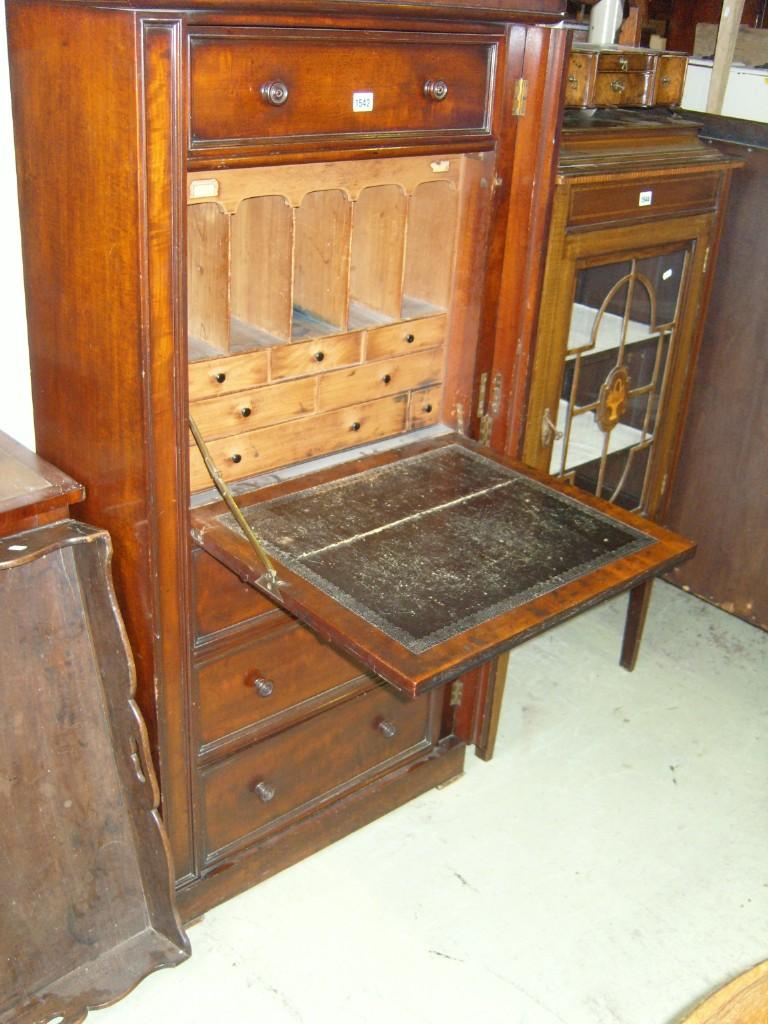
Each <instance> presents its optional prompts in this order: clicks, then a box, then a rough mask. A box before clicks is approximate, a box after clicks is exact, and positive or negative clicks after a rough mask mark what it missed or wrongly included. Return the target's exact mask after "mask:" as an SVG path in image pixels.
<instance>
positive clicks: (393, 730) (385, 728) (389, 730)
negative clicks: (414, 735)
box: [376, 719, 397, 740]
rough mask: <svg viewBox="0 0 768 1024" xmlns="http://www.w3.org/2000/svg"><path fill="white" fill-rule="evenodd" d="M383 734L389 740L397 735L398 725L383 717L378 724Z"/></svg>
mask: <svg viewBox="0 0 768 1024" xmlns="http://www.w3.org/2000/svg"><path fill="white" fill-rule="evenodd" d="M376 728H377V729H378V730H379V732H380V733H381V735H382V736H385V737H386V738H387V739H388V740H391V739H394V737H395V736H397V726H396V725H393V724H392V722H387V721H385V720H384V719H382V721H381V722H379V724H378V725H377V726H376Z"/></svg>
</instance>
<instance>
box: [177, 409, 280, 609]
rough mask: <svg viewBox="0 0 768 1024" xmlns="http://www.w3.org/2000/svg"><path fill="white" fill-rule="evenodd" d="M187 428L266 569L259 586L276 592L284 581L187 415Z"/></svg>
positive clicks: (229, 507) (227, 504) (217, 488)
mask: <svg viewBox="0 0 768 1024" xmlns="http://www.w3.org/2000/svg"><path fill="white" fill-rule="evenodd" d="M189 429H190V430H191V431H192V437H194V439H195V444H196V445H197V448H198V451H199V452H200V454H201V455H202V457H203V462H204V463H205V468H206V469H207V470H208V475H209V476H210V478H211V480H213V483H214V485H215V487H216V490H217V491H218V492H219V494H220V495H221V496H222V498H223V499H224V501H225V503H226V506H227V508H228V509H229V511H230V512H231V513H232V515H233V516H234V517H235V520H236V522H237V524H238V526H239V527H240V529H241V530H242V531H243V533H244V534H245V539H246V540H247V541H248V543H249V544H250V545H251V547H252V548H253V550H254V551H255V552H256V554H257V555H258V557H259V561H260V562H261V563H262V565H263V566H264V568H265V569H266V572H265V573H264V575H263V576H261V577H260V578H259V580H258V583H259V586H262V587H264V588H265V589H266V590H269V591H271V592H272V593H273V594H274V593H276V592H277V588H278V587H284V586H285V582H284V581H283V580H281V579H279V578H278V575H277V570H276V569H275V566H274V565H273V563H272V560H271V558H270V557H269V555H268V554H267V552H266V551H265V549H264V545H263V544H262V543H261V541H260V540H259V538H258V537H257V536H256V534H255V533H254V531H253V527H252V526H251V524H250V523H249V522H248V520H247V519H246V518H245V516H244V515H243V513H242V512H241V511H240V506H239V505H238V504H237V502H236V501H235V496H234V494H233V493H232V491H231V489H230V487H229V485H228V484H227V482H226V481H225V480H224V478H223V477H222V475H221V473H219V471H218V469H217V468H216V463H215V462H214V461H213V456H212V455H211V453H210V451H209V450H208V445H207V444H206V443H205V441H204V440H203V435H202V434H201V433H200V428H199V427H198V425H197V424H196V423H195V421H194V419H193V418H192V416H190V417H189Z"/></svg>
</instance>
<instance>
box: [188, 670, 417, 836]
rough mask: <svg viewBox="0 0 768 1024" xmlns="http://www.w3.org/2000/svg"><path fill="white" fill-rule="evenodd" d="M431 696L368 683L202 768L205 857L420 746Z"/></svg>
mask: <svg viewBox="0 0 768 1024" xmlns="http://www.w3.org/2000/svg"><path fill="white" fill-rule="evenodd" d="M433 699H434V698H433V697H430V696H429V695H427V696H424V697H420V698H418V699H417V700H413V701H410V700H408V699H406V698H404V697H401V696H400V695H398V694H395V693H394V692H392V691H391V690H388V689H386V688H385V687H383V686H376V687H375V688H374V689H373V690H369V691H368V692H367V693H364V694H362V695H360V696H357V697H353V698H351V699H350V700H347V701H345V702H344V703H343V704H339V705H336V706H335V707H333V708H330V709H329V710H327V711H324V712H321V713H320V714H318V715H315V717H314V718H311V719H309V720H308V721H306V722H303V723H301V724H300V725H296V726H294V727H293V728H290V729H286V730H285V731H284V732H281V733H279V734H278V735H276V736H273V737H271V738H269V739H266V740H262V741H261V742H259V743H256V744H254V745H253V746H252V747H249V748H248V749H247V750H244V751H242V752H241V753H239V754H235V755H234V756H232V757H230V758H228V759H227V760H226V761H223V762H221V763H219V764H217V765H215V766H213V767H212V768H209V769H206V770H204V771H203V772H202V778H203V793H204V796H203V806H204V813H205V829H206V845H207V849H208V851H209V856H210V855H212V854H215V852H216V851H219V850H222V849H224V848H226V847H228V846H229V845H230V844H232V843H235V842H237V841H238V840H240V839H244V838H246V837H247V836H249V835H253V834H254V833H256V832H258V831H259V830H260V829H263V828H265V827H266V826H268V825H270V824H271V823H273V822H275V821H276V819H280V818H286V817H288V816H289V815H290V816H292V815H293V814H294V813H296V812H298V811H299V810H300V809H302V808H304V809H307V810H308V809H309V808H310V807H314V806H317V804H318V803H319V802H320V801H321V800H322V799H323V798H324V797H325V798H328V797H330V796H331V795H334V796H335V795H337V794H338V793H340V792H341V791H343V789H345V788H349V787H350V786H351V785H353V784H354V783H355V782H357V781H362V778H361V777H364V776H365V775H366V774H367V773H370V772H371V771H372V770H374V769H377V768H379V767H381V766H383V765H385V764H386V763H387V762H391V761H394V760H395V759H397V758H399V757H401V756H403V755H405V754H406V753H407V752H414V753H415V752H417V751H421V750H423V749H426V748H427V747H428V746H429V744H430V743H431V742H432V736H431V732H432V728H431V726H430V706H431V701H432V700H433Z"/></svg>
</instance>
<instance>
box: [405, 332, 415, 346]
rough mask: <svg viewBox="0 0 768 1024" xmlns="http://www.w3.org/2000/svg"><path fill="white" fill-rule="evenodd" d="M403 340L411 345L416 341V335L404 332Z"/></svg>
mask: <svg viewBox="0 0 768 1024" xmlns="http://www.w3.org/2000/svg"><path fill="white" fill-rule="evenodd" d="M404 341H405V343H406V345H412V344H413V343H414V341H416V337H415V335H413V334H406V336H405V338H404Z"/></svg>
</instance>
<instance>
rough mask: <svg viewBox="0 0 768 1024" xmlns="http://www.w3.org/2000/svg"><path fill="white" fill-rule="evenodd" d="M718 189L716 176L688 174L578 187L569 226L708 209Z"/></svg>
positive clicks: (572, 201) (718, 182)
mask: <svg viewBox="0 0 768 1024" xmlns="http://www.w3.org/2000/svg"><path fill="white" fill-rule="evenodd" d="M719 187H720V175H719V174H691V175H688V176H686V177H679V178H670V179H666V180H660V179H651V180H649V181H647V182H643V181H631V182H626V183H621V184H616V185H612V186H611V187H610V188H607V187H606V186H605V185H604V184H601V183H598V184H594V185H592V184H587V185H577V186H575V187H574V189H573V191H572V192H571V209H570V213H569V217H568V225H569V227H571V226H573V227H578V226H585V225H587V224H603V223H609V222H614V221H627V220H633V219H635V218H640V217H647V216H649V215H655V214H665V215H670V214H674V213H680V214H683V213H694V212H700V211H703V210H711V209H714V207H715V205H716V203H717V196H718V191H719ZM641 196H642V197H643V200H642V202H641ZM649 196H650V199H649Z"/></svg>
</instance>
